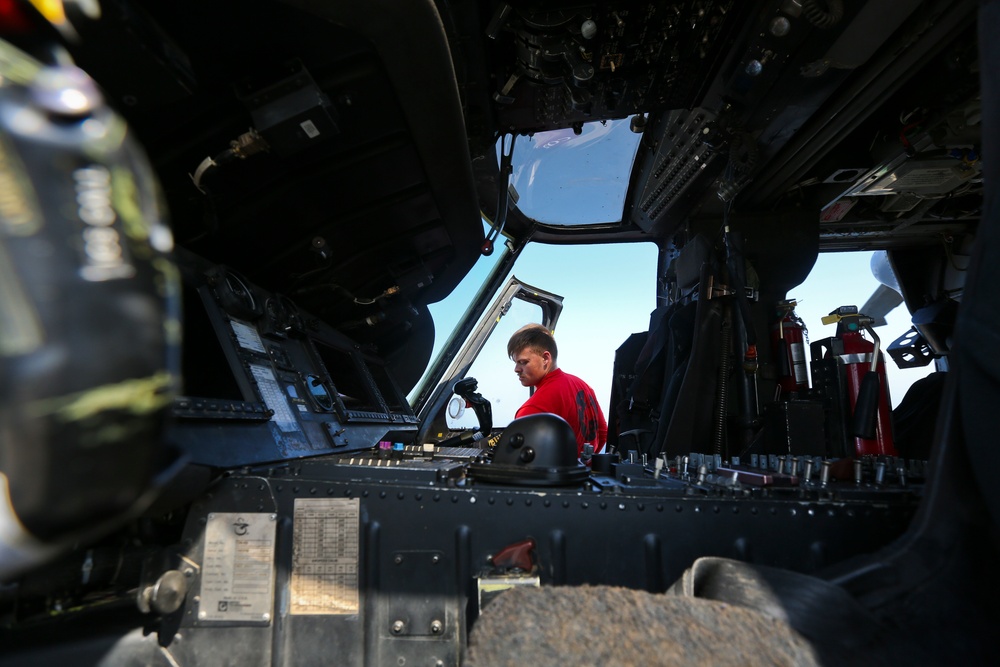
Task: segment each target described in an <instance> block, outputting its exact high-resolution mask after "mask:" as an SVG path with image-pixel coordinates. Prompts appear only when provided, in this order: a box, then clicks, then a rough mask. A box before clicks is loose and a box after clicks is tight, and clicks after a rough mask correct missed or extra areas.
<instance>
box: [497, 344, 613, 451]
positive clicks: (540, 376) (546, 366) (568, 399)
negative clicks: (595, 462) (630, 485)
mask: <svg viewBox="0 0 1000 667" xmlns="http://www.w3.org/2000/svg"><path fill="white" fill-rule="evenodd" d="M507 354H508V355H509V356H510V358H511V360H512V361H513V362H514V372H515V373H516V374H517V377H518V379H519V380H520V381H521V384H522V385H523V386H525V387H534V388H535V392H534V393H533V394H532V395H531V398H529V399H528V400H527V401H525V402H524V405H522V406H521V407H520V408H518V410H517V414H515V415H514V416H515V417H524V416H525V415H533V414H537V413H541V412H549V413H552V414H556V415H559V416H560V417H562V418H563V419H565V420H566V421H567V422H569V425H570V426H572V427H573V432H574V433H575V434H576V445H577V455H578V456H579V455H582V454H583V445H584V444H585V443H590V444H591V445H593V446H594V453H595V454H596V453H597V452H600V451H601V449H602V448H603V447H604V444H605V442H607V439H608V423H607V422H606V421H605V420H604V413H603V412H601V406H600V405H598V404H597V396H596V395H595V394H594V390H593V389H591V388H590V385H588V384H587V383H586V382H584V381H583V380H581V379H580V378H578V377H576V376H575V375H570V374H569V373H566V372H564V371H563V370H562V369H561V368H558V367H557V365H556V356H557V355H558V349H557V348H556V341H555V339H554V338H553V337H552V334H551V333H549V331H548V329H546V328H545V327H543V326H542V325H540V324H529V325H527V326H524V327H521V328H520V329H518V330H517V331H515V332H514V335H513V336H511V337H510V340H509V341H508V342H507Z"/></svg>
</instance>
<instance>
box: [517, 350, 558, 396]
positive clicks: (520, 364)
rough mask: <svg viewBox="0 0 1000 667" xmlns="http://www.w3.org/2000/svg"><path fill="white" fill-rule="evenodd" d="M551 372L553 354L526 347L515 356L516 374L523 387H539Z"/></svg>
mask: <svg viewBox="0 0 1000 667" xmlns="http://www.w3.org/2000/svg"><path fill="white" fill-rule="evenodd" d="M550 370H552V354H550V353H549V352H548V351H542V352H537V351H536V350H533V349H531V348H529V347H526V348H524V349H523V350H521V351H520V352H518V353H517V354H515V355H514V372H515V373H517V378H518V379H519V380H520V381H521V385H522V386H525V387H534V386H537V385H538V383H539V382H541V381H542V378H544V377H545V376H546V374H548V372H549V371H550Z"/></svg>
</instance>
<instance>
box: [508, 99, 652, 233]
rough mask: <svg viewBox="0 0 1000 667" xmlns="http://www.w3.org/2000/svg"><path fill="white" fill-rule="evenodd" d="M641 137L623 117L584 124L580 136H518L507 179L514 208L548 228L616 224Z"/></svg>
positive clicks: (571, 133) (564, 131)
mask: <svg viewBox="0 0 1000 667" xmlns="http://www.w3.org/2000/svg"><path fill="white" fill-rule="evenodd" d="M641 138H642V134H641V133H636V132H633V131H632V130H631V129H630V120H629V119H628V118H625V119H621V120H610V121H606V122H595V123H587V124H585V125H583V126H582V131H581V132H580V133H579V134H577V133H576V131H575V130H573V129H571V128H567V129H561V130H551V131H548V132H538V133H536V134H534V135H532V136H527V137H518V138H517V141H516V142H515V145H514V154H513V159H512V167H513V173H512V174H511V181H510V182H511V185H512V186H513V188H514V190H515V191H516V193H517V203H516V205H517V208H519V209H520V210H521V212H522V213H524V214H525V215H526V216H528V217H529V218H533V219H535V220H537V221H539V222H542V223H545V224H550V225H559V226H570V225H597V224H602V223H605V224H606V223H618V222H620V221H621V217H622V208H623V205H624V203H625V192H626V190H627V189H628V183H629V174H630V172H631V171H632V163H633V161H634V160H635V153H636V150H637V149H638V147H639V140H640V139H641ZM503 141H505V142H509V141H510V138H509V137H506V136H505V137H504V138H503ZM507 146H508V147H509V143H508V144H507ZM508 149H509V148H508ZM512 203H513V202H512Z"/></svg>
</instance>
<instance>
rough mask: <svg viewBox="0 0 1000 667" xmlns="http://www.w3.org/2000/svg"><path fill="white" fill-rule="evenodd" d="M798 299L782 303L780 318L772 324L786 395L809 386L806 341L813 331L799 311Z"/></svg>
mask: <svg viewBox="0 0 1000 667" xmlns="http://www.w3.org/2000/svg"><path fill="white" fill-rule="evenodd" d="M795 303H796V302H795V300H794V299H789V300H787V301H781V302H779V303H778V321H777V322H776V323H775V324H774V326H772V327H771V349H772V350H773V352H774V358H775V361H776V363H777V366H778V373H777V376H778V386H780V387H781V391H782V393H784V394H787V393H791V392H793V391H805V390H806V389H808V388H809V376H808V374H807V373H806V344H807V341H808V340H809V334H808V332H807V331H806V325H805V323H803V322H802V319H801V318H800V317H799V316H798V315H796V314H795Z"/></svg>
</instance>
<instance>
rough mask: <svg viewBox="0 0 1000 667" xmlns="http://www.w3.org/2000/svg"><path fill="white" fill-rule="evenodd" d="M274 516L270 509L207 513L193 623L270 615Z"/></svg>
mask: <svg viewBox="0 0 1000 667" xmlns="http://www.w3.org/2000/svg"><path fill="white" fill-rule="evenodd" d="M275 519H276V517H275V515H274V514H254V513H237V512H215V513H212V514H209V515H208V523H207V525H206V526H205V558H204V560H203V564H202V575H201V602H200V606H199V609H198V621H199V622H205V621H229V622H232V621H238V622H249V621H254V622H261V621H265V622H266V621H270V620H271V608H272V606H273V600H274V547H275V536H276V527H277V521H276V520H275Z"/></svg>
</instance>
